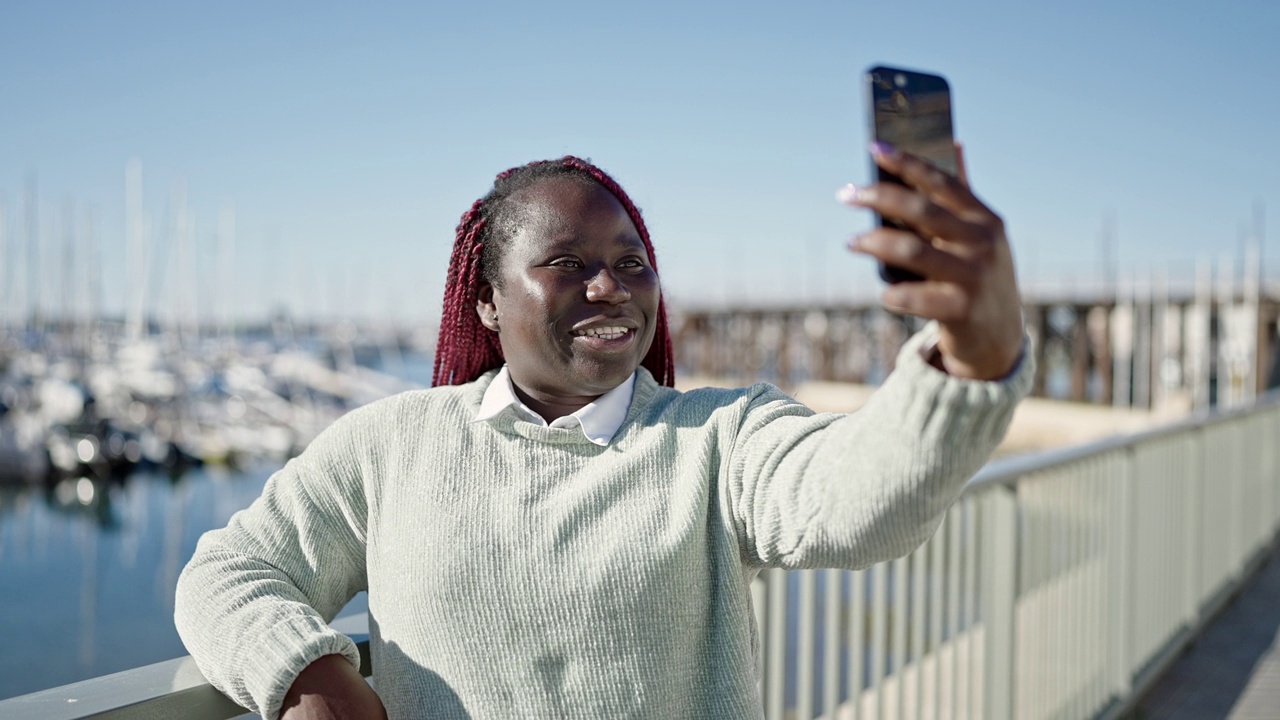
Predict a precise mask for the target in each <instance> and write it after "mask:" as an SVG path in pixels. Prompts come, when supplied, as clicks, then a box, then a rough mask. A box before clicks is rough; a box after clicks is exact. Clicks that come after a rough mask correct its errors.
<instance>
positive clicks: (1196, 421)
mask: <svg viewBox="0 0 1280 720" xmlns="http://www.w3.org/2000/svg"><path fill="white" fill-rule="evenodd" d="M1278 404H1280V389H1276V390H1271V391H1269V392H1267V393H1266V394H1264V395H1261V396H1259V397H1258V399H1257V400H1256V401H1254V402H1253V403H1251V404H1249V405H1242V406H1235V407H1229V408H1210V409H1206V410H1200V411H1197V412H1195V413H1192V414H1191V415H1189V416H1187V417H1185V418H1181V419H1179V420H1174V421H1172V422H1169V423H1167V424H1162V425H1159V426H1157V427H1152V428H1148V429H1145V430H1139V431H1137V432H1132V433H1126V434H1124V435H1114V436H1111V437H1107V438H1102V439H1099V440H1094V441H1092V442H1088V443H1084V444H1081V445H1072V446H1070V447H1064V448H1055V449H1051V450H1039V451H1035V452H1029V453H1024V454H1020V455H1011V456H1009V457H1004V458H997V459H995V460H992V461H991V462H989V463H987V464H986V465H984V466H983V467H982V468H981V469H979V470H978V472H977V473H975V474H974V476H973V478H972V479H970V480H969V482H968V483H966V484H965V488H964V492H965V493H966V494H967V493H972V492H977V491H978V490H981V489H983V488H986V487H989V486H991V485H1004V486H1006V487H1013V486H1014V485H1017V483H1018V480H1019V478H1022V477H1024V476H1026V475H1030V474H1032V473H1039V472H1043V471H1045V470H1051V469H1053V468H1056V467H1060V466H1063V465H1069V464H1071V463H1073V462H1077V461H1079V460H1083V459H1084V458H1087V457H1090V456H1095V455H1100V454H1102V453H1104V452H1109V451H1111V450H1119V449H1122V448H1128V447H1133V446H1135V445H1140V444H1142V443H1145V442H1148V441H1150V440H1153V439H1156V438H1161V437H1166V436H1170V435H1177V434H1179V433H1182V432H1186V431H1188V430H1194V429H1198V428H1204V427H1208V426H1211V425H1216V424H1218V423H1222V422H1228V421H1230V420H1233V419H1236V418H1239V417H1243V416H1245V415H1251V414H1253V413H1255V412H1257V411H1259V410H1261V409H1264V408H1267V407H1271V406H1273V405H1278Z"/></svg>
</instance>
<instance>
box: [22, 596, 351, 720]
mask: <svg viewBox="0 0 1280 720" xmlns="http://www.w3.org/2000/svg"><path fill="white" fill-rule="evenodd" d="M333 627H335V628H336V629H338V630H340V631H342V632H345V633H346V634H347V635H348V636H349V637H351V639H352V640H354V641H355V642H356V647H357V648H358V649H359V650H360V674H361V675H364V676H365V677H369V676H370V674H371V673H372V669H373V664H372V662H371V661H370V657H369V635H368V615H367V614H361V615H352V616H348V617H345V618H339V619H338V620H335V621H334V622H333ZM246 716H247V717H257V716H256V715H252V714H251V713H249V711H248V710H246V709H244V708H242V707H240V706H239V705H237V704H236V703H235V702H233V701H232V700H231V699H230V698H228V697H227V696H226V695H223V694H222V693H221V692H219V691H218V689H217V688H215V687H214V686H212V685H210V684H209V681H208V680H206V679H205V677H204V674H203V673H201V672H200V668H198V667H196V661H195V659H193V658H192V657H191V656H190V655H188V656H185V657H180V658H174V659H173V660H164V661H162V662H158V663H153V664H151V665H144V666H142V667H138V668H133V669H131V670H123V671H121V672H118V673H112V674H110V675H103V676H101V677H96V678H90V679H88V680H82V681H80V682H75V683H71V684H69V685H62V686H59V687H55V688H49V689H48V690H41V691H39V692H34V693H30V694H28V695H19V696H18V697H15V698H10V699H8V700H0V718H4V720H90V719H92V720H125V719H126V718H127V719H128V720H173V719H174V718H182V719H183V720H228V719H229V718H240V717H246Z"/></svg>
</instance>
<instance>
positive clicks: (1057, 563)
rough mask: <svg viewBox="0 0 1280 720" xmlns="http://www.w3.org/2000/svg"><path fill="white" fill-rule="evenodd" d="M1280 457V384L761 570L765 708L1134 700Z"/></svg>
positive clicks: (47, 702) (1241, 568)
mask: <svg viewBox="0 0 1280 720" xmlns="http://www.w3.org/2000/svg"><path fill="white" fill-rule="evenodd" d="M1278 471H1280V393H1272V394H1271V395H1268V396H1267V397H1265V398H1263V399H1262V400H1260V401H1259V402H1258V403H1256V404H1254V405H1251V406H1249V407H1247V408H1242V409H1236V410H1230V411H1225V412H1217V413H1213V414H1208V415H1202V416H1198V417H1196V418H1192V419H1190V420H1187V421H1184V422H1182V423H1179V424H1176V425H1172V426H1169V427H1165V428H1161V429H1158V430H1154V431H1151V432H1147V433H1143V434H1140V435H1135V436H1130V437H1122V438H1113V439H1109V440H1106V441H1102V442H1099V443H1094V444H1092V445H1088V446H1083V447H1079V448H1072V449H1068V450H1063V451H1058V452H1052V453H1043V454H1037V455H1033V456H1026V457H1021V458H1013V459H1009V460H1006V461H1002V462H998V463H993V464H991V465H989V466H987V467H986V468H984V469H983V471H982V472H980V473H979V475H978V477H976V478H975V479H974V480H973V481H972V482H970V484H969V486H968V487H967V488H966V491H965V493H964V494H963V496H962V497H961V499H960V500H959V502H957V503H956V505H955V506H954V507H952V509H951V510H950V511H949V512H948V513H947V515H946V517H945V519H944V520H943V523H942V525H941V527H940V528H939V530H938V532H937V533H935V534H934V536H933V538H931V539H930V540H929V541H928V542H926V543H925V544H924V545H923V546H921V547H920V548H919V549H918V550H916V551H915V552H914V553H912V554H911V555H909V556H908V557H905V558H901V559H898V560H894V561H892V562H889V563H884V564H881V565H876V566H873V567H871V568H868V569H866V570H862V571H858V572H848V571H842V570H810V571H800V572H783V571H771V572H767V573H763V574H762V575H761V577H760V578H759V579H758V580H757V581H756V582H755V583H754V584H753V586H752V594H753V601H754V604H755V608H756V615H757V622H758V624H759V628H760V637H761V649H762V652H761V654H760V660H761V664H762V666H761V672H762V678H763V683H762V693H763V698H764V704H765V715H766V717H767V718H768V719H769V720H783V718H787V719H788V720H791V719H795V720H812V719H813V718H826V719H827V720H835V718H839V719H840V720H858V719H861V718H912V719H913V720H925V719H935V718H936V719H938V720H941V719H942V718H957V719H960V718H990V719H992V720H1006V719H1008V718H1019V720H1024V719H1025V720H1035V719H1036V718H1049V717H1052V718H1062V719H1065V720H1070V719H1072V718H1113V717H1117V716H1119V715H1121V714H1123V713H1124V712H1127V711H1128V710H1129V709H1131V706H1132V704H1133V703H1134V702H1135V701H1136V699H1137V698H1138V697H1139V696H1140V695H1141V693H1142V691H1143V690H1144V689H1146V688H1147V687H1149V685H1150V684H1151V682H1152V681H1153V680H1154V679H1155V678H1156V677H1158V675H1159V674H1160V672H1162V671H1163V670H1164V668H1165V667H1166V666H1167V665H1168V663H1169V662H1171V660H1172V659H1173V658H1175V657H1176V656H1177V654H1178V653H1179V652H1180V651H1181V649H1182V648H1183V647H1185V645H1186V644H1187V642H1189V641H1190V640H1191V639H1192V638H1194V637H1195V635H1196V634H1198V633H1199V631H1200V630H1201V629H1202V627H1203V626H1204V624H1205V623H1207V621H1208V620H1209V619H1210V618H1211V617H1212V616H1213V615H1214V614H1215V613H1216V611H1217V610H1218V609H1219V608H1220V607H1221V606H1222V604H1223V603H1224V602H1225V601H1226V600H1227V599H1229V598H1230V596H1231V595H1232V593H1234V592H1235V591H1236V590H1237V589H1238V588H1239V586H1240V584H1241V583H1242V582H1243V581H1245V580H1247V579H1248V577H1249V575H1250V573H1251V571H1252V570H1253V569H1254V568H1256V566H1257V564H1258V563H1259V562H1260V561H1261V560H1262V559H1265V558H1266V557H1267V556H1268V555H1269V554H1270V553H1271V552H1272V551H1273V550H1274V547H1275V538H1276V534H1277V530H1278V529H1280V472H1278ZM346 631H348V632H352V630H346ZM355 632H359V629H356V630H355ZM364 647H367V643H366V645H365V646H362V648H364ZM362 651H363V652H367V650H362ZM364 672H365V673H366V674H367V673H368V666H367V660H366V667H365V668H364ZM176 708H180V709H181V712H175V709H176ZM242 713H243V710H241V709H239V708H237V707H236V706H235V705H234V704H233V703H231V702H230V701H228V700H226V699H225V698H224V697H222V696H221V695H220V694H218V693H217V691H216V690H214V689H213V688H212V687H210V686H209V685H208V684H207V683H205V682H204V680H203V678H202V677H200V675H199V671H198V670H196V669H195V666H194V663H193V662H192V661H191V659H190V658H181V659H178V660H172V661H168V662H165V663H157V664H156V665H151V666H147V667H145V668H139V669H137V670H130V671H126V672H124V673H118V674H116V675H111V676H106V677H102V678H95V679H92V680H88V681H85V682H82V683H75V684H73V685H67V686H63V687H60V688H53V689H51V690H45V691H42V692H39V693H33V694H31V695H24V696H21V697H18V698H13V699H10V700H3V701H0V717H4V718H14V719H15V720H20V719H22V718H42V719H45V718H68V719H71V718H107V717H129V718H152V717H154V718H160V717H177V716H181V717H186V718H192V719H193V720H221V719H223V718H230V717H236V716H238V715H239V714H242Z"/></svg>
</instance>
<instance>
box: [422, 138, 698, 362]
mask: <svg viewBox="0 0 1280 720" xmlns="http://www.w3.org/2000/svg"><path fill="white" fill-rule="evenodd" d="M550 177H576V178H582V179H583V180H588V179H589V180H591V181H594V182H595V183H598V184H599V185H601V186H603V187H604V188H605V189H606V190H608V191H609V192H610V193H612V194H613V196H614V197H615V198H617V199H618V202H620V203H621V204H622V207H623V208H624V209H625V210H626V211H627V216H628V217H629V218H630V219H631V222H632V224H634V225H635V227H636V231H637V232H638V233H639V234H640V239H641V240H642V241H643V242H644V248H645V251H646V253H647V254H648V256H649V264H650V265H651V266H652V267H653V270H654V272H655V273H656V272H657V271H658V261H657V257H656V256H655V253H654V251H653V243H652V242H650V240H649V230H648V228H647V227H646V226H645V224H644V219H643V218H642V217H641V216H640V210H639V209H638V208H637V207H636V206H635V204H634V203H633V202H631V198H630V197H628V196H627V193H626V192H625V191H623V189H622V187H621V186H619V185H618V183H617V182H616V181H615V180H614V179H613V178H612V177H610V176H609V175H608V173H606V172H605V171H603V170H601V169H600V168H598V167H596V166H595V165H592V164H591V163H590V162H588V161H586V160H582V159H580V158H576V157H573V156H572V155H566V156H565V157H563V158H560V159H559V160H539V161H536V162H532V163H529V164H528V165H522V166H520V167H514V168H511V169H510V170H504V171H503V172H501V173H498V176H497V178H495V179H494V183H493V189H492V190H490V191H489V192H488V194H486V195H485V196H484V197H482V198H480V199H479V200H477V201H475V203H473V204H472V205H471V209H469V210H467V212H465V213H463V215H462V219H461V221H459V223H458V228H457V232H456V233H455V236H454V245H453V254H452V256H451V257H450V258H449V273H448V276H447V278H446V280H445V291H444V310H443V313H442V315H441V318H440V337H439V340H438V341H437V342H436V357H435V367H434V372H433V373H432V378H431V384H432V386H433V387H434V386H438V385H460V384H462V383H467V382H471V381H472V380H475V379H476V378H478V377H480V376H481V375H483V374H484V373H485V372H487V371H489V370H492V369H494V368H497V367H500V366H501V365H502V363H503V362H504V360H503V357H502V346H501V344H500V343H499V342H498V334H497V333H495V332H493V331H492V330H489V329H488V328H486V327H485V326H484V325H483V324H482V323H481V322H480V318H479V315H478V314H477V313H476V308H475V303H476V298H477V295H478V293H479V290H480V281H481V280H482V279H483V280H488V281H489V282H490V283H495V282H496V281H497V279H498V278H497V268H498V266H499V264H500V262H501V260H502V253H503V251H504V250H505V246H506V244H507V242H508V241H509V240H510V238H511V236H512V234H513V232H512V227H511V225H512V224H513V222H514V214H513V210H512V208H511V207H510V204H509V203H507V202H506V201H507V200H508V199H509V198H510V197H511V196H512V195H513V194H515V193H516V192H517V191H519V190H522V189H524V188H527V187H530V186H531V185H534V184H535V183H537V182H538V181H540V180H543V179H546V178H550ZM654 330H655V331H654V335H653V344H652V345H650V346H649V352H648V353H647V354H646V355H645V357H644V361H643V362H642V363H641V364H642V365H644V367H645V369H647V370H648V371H649V372H650V373H651V374H652V375H653V377H654V379H655V380H657V381H658V382H659V383H660V384H662V385H667V386H673V385H675V359H674V354H673V352H672V346H671V333H670V330H669V329H668V325H667V309H666V300H665V299H663V298H662V296H661V295H659V296H658V317H657V327H656V328H655V329H654Z"/></svg>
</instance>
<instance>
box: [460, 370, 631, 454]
mask: <svg viewBox="0 0 1280 720" xmlns="http://www.w3.org/2000/svg"><path fill="white" fill-rule="evenodd" d="M635 386H636V374H635V373H631V377H629V378H627V379H626V380H624V381H623V382H622V384H621V385H619V386H618V387H616V388H614V389H612V390H610V391H609V392H607V393H605V394H604V395H601V396H600V397H598V398H596V399H595V400H594V401H593V402H590V403H587V404H586V406H584V407H583V408H582V409H580V410H578V411H577V412H575V413H573V414H572V415H566V416H564V417H562V418H556V419H555V420H553V421H552V422H551V423H549V424H548V423H547V421H546V419H544V418H543V417H542V416H541V415H539V414H538V413H536V412H534V411H533V410H531V409H529V407H528V406H527V405H525V404H524V403H523V402H520V398H519V397H518V396H517V395H516V389H515V387H514V386H513V385H512V384H511V374H510V373H509V372H507V366H506V365H503V366H502V369H501V370H499V371H498V374H497V375H496V376H494V378H493V382H491V383H489V387H488V388H486V389H485V391H484V398H483V399H481V401H480V410H479V411H478V412H476V416H475V419H474V420H473V422H478V421H480V420H488V419H490V418H492V417H493V416H495V415H497V414H498V413H500V412H502V411H503V410H505V409H507V408H508V407H511V406H512V405H514V406H515V408H516V410H517V411H518V412H520V413H521V414H522V415H524V416H525V419H527V420H528V421H529V422H531V423H534V424H537V425H542V426H543V427H553V428H574V427H578V428H581V429H582V434H583V435H585V436H586V438H587V439H588V440H590V441H591V442H593V443H595V444H596V445H608V444H609V443H610V442H612V441H613V436H614V435H616V434H617V433H618V428H620V427H622V421H623V420H626V419H627V410H628V409H629V408H630V407H631V396H632V394H633V393H634V392H635Z"/></svg>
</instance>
